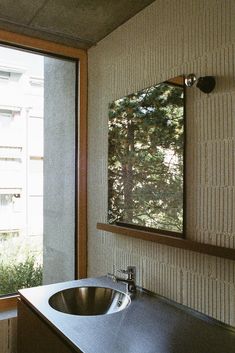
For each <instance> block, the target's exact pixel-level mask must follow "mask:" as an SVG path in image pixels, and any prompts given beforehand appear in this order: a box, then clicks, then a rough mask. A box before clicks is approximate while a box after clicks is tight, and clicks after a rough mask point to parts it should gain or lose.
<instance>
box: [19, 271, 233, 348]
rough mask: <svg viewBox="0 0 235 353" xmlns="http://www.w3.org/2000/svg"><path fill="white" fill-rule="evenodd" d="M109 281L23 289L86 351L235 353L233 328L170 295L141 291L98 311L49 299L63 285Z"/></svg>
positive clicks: (30, 300) (33, 303)
mask: <svg viewBox="0 0 235 353" xmlns="http://www.w3.org/2000/svg"><path fill="white" fill-rule="evenodd" d="M77 286H80V287H81V286H101V287H111V288H115V289H118V290H121V291H125V285H123V284H122V283H113V282H112V281H111V280H110V279H109V278H107V277H100V278H88V279H83V280H78V281H71V282H65V283H58V284H52V285H47V286H41V287H35V288H28V289H22V290H20V291H19V292H20V295H21V298H22V299H23V300H24V301H25V302H27V303H28V304H29V305H30V306H31V307H32V308H33V309H34V310H35V311H36V312H37V313H38V314H39V315H40V316H41V317H42V318H43V319H44V320H45V321H47V322H48V323H49V324H50V326H51V327H52V328H54V329H55V330H56V331H57V332H58V334H59V335H61V336H62V337H63V338H64V339H65V340H67V341H68V342H69V343H70V344H71V345H72V346H73V347H74V351H75V352H83V353H235V330H233V329H229V328H227V327H224V326H223V325H220V324H219V323H217V321H215V320H213V319H209V318H207V317H206V316H204V315H201V314H197V313H196V312H194V311H192V310H187V309H186V308H185V307H183V306H180V305H178V304H177V305H176V304H174V303H173V302H171V301H169V300H165V299H163V298H161V297H158V296H152V295H149V294H148V293H146V292H145V291H138V292H137V295H136V297H135V298H134V299H132V302H131V304H130V305H129V306H128V307H127V308H126V309H124V310H122V311H120V312H118V313H114V314H109V315H99V316H76V315H69V314H64V313H61V312H58V311H56V310H54V309H52V308H51V307H50V305H49V303H48V299H49V298H50V296H51V295H53V294H54V293H56V292H58V291H60V290H63V289H65V288H72V287H77Z"/></svg>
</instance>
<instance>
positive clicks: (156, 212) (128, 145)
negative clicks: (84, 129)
mask: <svg viewBox="0 0 235 353" xmlns="http://www.w3.org/2000/svg"><path fill="white" fill-rule="evenodd" d="M181 82H182V83H181ZM183 156H184V87H183V81H182V78H178V79H177V80H176V79H175V80H173V82H172V81H167V82H164V83H161V84H158V85H155V86H152V87H149V88H147V89H143V90H141V91H139V92H136V93H133V94H131V95H129V96H127V97H123V98H121V99H118V100H116V101H114V102H113V103H111V104H110V107H109V160H108V180H109V189H108V202H109V204H108V206H109V208H108V220H109V222H110V223H125V224H129V225H136V226H143V227H149V228H155V229H161V230H167V231H174V232H182V231H183Z"/></svg>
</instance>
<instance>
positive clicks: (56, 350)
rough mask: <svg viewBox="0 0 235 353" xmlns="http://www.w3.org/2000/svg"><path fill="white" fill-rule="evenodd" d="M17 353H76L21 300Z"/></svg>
mask: <svg viewBox="0 0 235 353" xmlns="http://www.w3.org/2000/svg"><path fill="white" fill-rule="evenodd" d="M17 340H18V351H17V353H32V352H33V353H75V352H81V351H79V350H74V349H73V348H72V347H70V346H69V344H68V343H67V342H65V341H63V339H62V338H61V337H60V336H59V335H57V334H56V333H55V332H54V331H53V329H52V328H51V327H50V326H49V325H48V324H47V323H46V322H44V321H43V320H42V319H41V318H40V317H39V316H38V315H37V314H36V313H35V312H34V311H33V310H31V309H30V307H29V306H28V305H27V304H25V303H24V302H23V301H22V300H21V299H19V300H18V333H17ZM81 353H82V352H81Z"/></svg>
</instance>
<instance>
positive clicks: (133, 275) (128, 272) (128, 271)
mask: <svg viewBox="0 0 235 353" xmlns="http://www.w3.org/2000/svg"><path fill="white" fill-rule="evenodd" d="M117 272H120V273H123V274H125V275H128V279H133V280H135V278H136V267H135V266H127V269H126V270H122V269H119V270H117Z"/></svg>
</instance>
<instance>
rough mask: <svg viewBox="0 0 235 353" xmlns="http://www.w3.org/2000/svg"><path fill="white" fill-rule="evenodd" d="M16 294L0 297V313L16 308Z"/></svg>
mask: <svg viewBox="0 0 235 353" xmlns="http://www.w3.org/2000/svg"><path fill="white" fill-rule="evenodd" d="M18 297H19V296H18V295H12V296H7V297H2V298H0V315H1V314H2V313H3V312H4V313H5V312H7V311H11V310H16V308H17V298H18Z"/></svg>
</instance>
